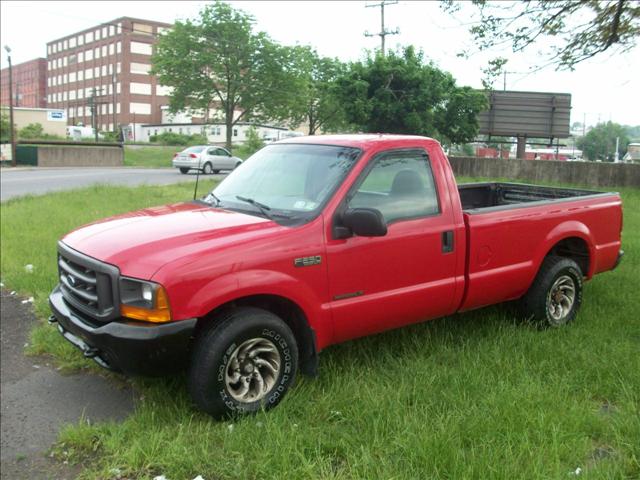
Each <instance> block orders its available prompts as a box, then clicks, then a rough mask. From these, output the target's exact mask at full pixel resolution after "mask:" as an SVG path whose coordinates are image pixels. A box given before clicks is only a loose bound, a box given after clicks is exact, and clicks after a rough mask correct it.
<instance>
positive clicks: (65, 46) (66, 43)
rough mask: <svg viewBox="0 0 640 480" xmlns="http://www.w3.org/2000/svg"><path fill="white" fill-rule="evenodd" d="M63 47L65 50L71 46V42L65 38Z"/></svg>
mask: <svg viewBox="0 0 640 480" xmlns="http://www.w3.org/2000/svg"><path fill="white" fill-rule="evenodd" d="M62 48H63V49H64V50H66V49H67V48H69V42H67V41H66V40H65V41H64V42H63V44H62Z"/></svg>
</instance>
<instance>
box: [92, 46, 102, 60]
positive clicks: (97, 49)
mask: <svg viewBox="0 0 640 480" xmlns="http://www.w3.org/2000/svg"><path fill="white" fill-rule="evenodd" d="M93 58H100V47H96V49H95V50H94V51H93Z"/></svg>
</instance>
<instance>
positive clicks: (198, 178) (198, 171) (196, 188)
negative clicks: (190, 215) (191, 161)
mask: <svg viewBox="0 0 640 480" xmlns="http://www.w3.org/2000/svg"><path fill="white" fill-rule="evenodd" d="M201 166H202V158H200V156H198V168H196V187H195V188H194V189H193V199H194V200H195V199H196V196H197V195H198V180H200V167H201Z"/></svg>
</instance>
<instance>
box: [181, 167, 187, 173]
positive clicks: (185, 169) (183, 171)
mask: <svg viewBox="0 0 640 480" xmlns="http://www.w3.org/2000/svg"><path fill="white" fill-rule="evenodd" d="M180 173H181V174H183V175H185V174H187V173H189V169H188V168H182V167H180Z"/></svg>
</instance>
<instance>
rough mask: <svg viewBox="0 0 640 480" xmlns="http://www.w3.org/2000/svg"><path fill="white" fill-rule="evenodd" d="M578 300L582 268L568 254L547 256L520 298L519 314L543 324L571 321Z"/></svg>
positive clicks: (548, 325)
mask: <svg viewBox="0 0 640 480" xmlns="http://www.w3.org/2000/svg"><path fill="white" fill-rule="evenodd" d="M581 304H582V272H581V270H580V267H579V266H578V264H577V263H576V262H574V261H573V260H571V259H570V258H564V257H556V256H549V257H547V258H545V260H544V261H543V262H542V265H541V266H540V270H539V271H538V275H537V276H536V278H535V280H534V281H533V284H532V285H531V287H530V288H529V291H528V292H527V293H526V294H525V296H524V297H522V299H521V301H520V309H521V312H522V314H523V316H524V317H525V318H527V319H529V320H533V321H534V322H536V323H537V324H538V325H540V326H543V327H560V326H562V325H566V324H567V323H569V322H571V321H572V320H573V319H574V318H575V317H576V315H577V313H578V310H579V309H580V305H581Z"/></svg>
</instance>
